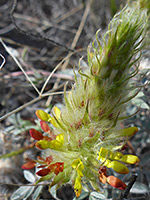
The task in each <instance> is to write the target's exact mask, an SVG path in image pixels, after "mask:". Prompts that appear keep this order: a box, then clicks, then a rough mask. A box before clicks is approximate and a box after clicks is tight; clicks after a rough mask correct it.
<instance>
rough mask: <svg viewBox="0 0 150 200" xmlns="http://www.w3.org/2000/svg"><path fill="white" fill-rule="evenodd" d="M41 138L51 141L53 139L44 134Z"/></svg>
mask: <svg viewBox="0 0 150 200" xmlns="http://www.w3.org/2000/svg"><path fill="white" fill-rule="evenodd" d="M43 140H47V141H52V140H53V139H52V138H50V137H48V136H44V137H43Z"/></svg>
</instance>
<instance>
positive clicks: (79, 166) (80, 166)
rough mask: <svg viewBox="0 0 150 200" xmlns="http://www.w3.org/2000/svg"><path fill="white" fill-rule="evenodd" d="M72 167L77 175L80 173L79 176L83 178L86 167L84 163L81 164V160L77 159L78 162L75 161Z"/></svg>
mask: <svg viewBox="0 0 150 200" xmlns="http://www.w3.org/2000/svg"><path fill="white" fill-rule="evenodd" d="M71 166H72V168H74V169H75V170H76V171H77V173H78V175H79V176H80V177H82V176H83V173H82V171H83V169H84V165H83V163H82V162H81V160H80V159H79V158H78V159H76V160H74V161H73V162H72V164H71Z"/></svg>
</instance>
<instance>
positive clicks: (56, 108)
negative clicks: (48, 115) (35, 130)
mask: <svg viewBox="0 0 150 200" xmlns="http://www.w3.org/2000/svg"><path fill="white" fill-rule="evenodd" d="M53 110H54V113H55V116H56V118H57V119H60V114H61V111H60V109H59V108H58V107H56V106H55V107H54V108H53Z"/></svg>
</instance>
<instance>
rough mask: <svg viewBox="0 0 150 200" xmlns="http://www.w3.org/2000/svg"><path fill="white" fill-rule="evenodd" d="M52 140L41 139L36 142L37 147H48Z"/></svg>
mask: <svg viewBox="0 0 150 200" xmlns="http://www.w3.org/2000/svg"><path fill="white" fill-rule="evenodd" d="M50 145H51V142H50V141H47V140H39V141H38V142H36V147H38V148H39V149H48V148H50Z"/></svg>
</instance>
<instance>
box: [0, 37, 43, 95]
mask: <svg viewBox="0 0 150 200" xmlns="http://www.w3.org/2000/svg"><path fill="white" fill-rule="evenodd" d="M0 42H1V44H2V45H3V47H4V48H5V50H6V51H7V53H8V54H9V55H10V56H11V57H12V59H13V60H14V61H15V63H16V64H17V66H18V67H19V68H20V69H21V71H22V72H23V73H24V75H25V77H26V79H27V80H28V81H29V82H30V83H31V85H32V87H33V88H34V89H35V90H36V92H37V93H38V94H39V95H40V92H39V90H38V88H37V87H36V86H35V84H34V83H33V82H32V80H31V79H30V77H29V76H28V74H27V73H26V72H25V70H24V69H23V67H22V66H21V64H20V63H19V61H18V60H17V58H16V57H15V56H14V55H13V54H12V52H11V51H10V49H9V48H8V47H7V46H6V44H5V43H4V42H3V40H2V39H1V38H0Z"/></svg>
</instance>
